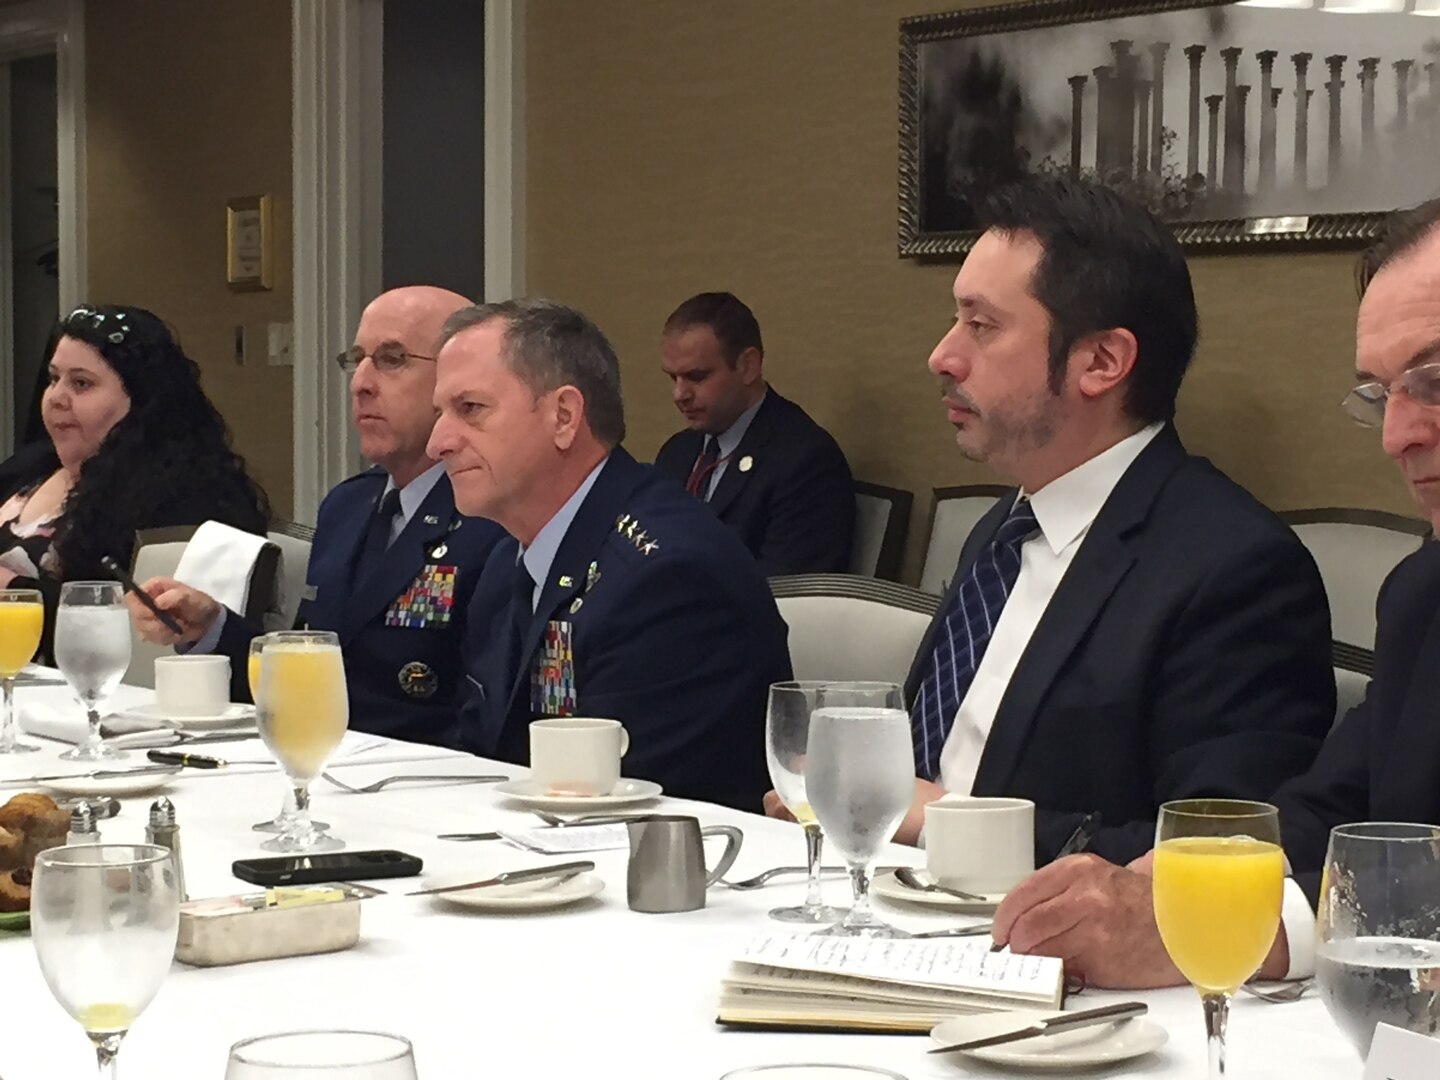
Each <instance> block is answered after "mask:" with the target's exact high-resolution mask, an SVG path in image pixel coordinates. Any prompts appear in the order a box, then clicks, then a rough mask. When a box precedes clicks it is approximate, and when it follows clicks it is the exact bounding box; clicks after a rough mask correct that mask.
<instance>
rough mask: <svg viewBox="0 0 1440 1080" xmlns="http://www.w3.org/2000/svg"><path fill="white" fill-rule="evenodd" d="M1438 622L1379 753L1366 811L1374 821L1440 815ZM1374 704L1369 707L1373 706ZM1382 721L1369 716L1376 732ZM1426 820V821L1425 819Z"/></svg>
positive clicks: (1418, 655) (1434, 622) (1422, 649)
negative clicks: (1381, 761) (1382, 758)
mask: <svg viewBox="0 0 1440 1080" xmlns="http://www.w3.org/2000/svg"><path fill="white" fill-rule="evenodd" d="M1437 658H1440V616H1437V617H1436V618H1435V619H1433V620H1432V621H1431V623H1430V628H1429V630H1428V631H1427V632H1426V633H1425V639H1424V641H1422V642H1421V645H1420V650H1419V652H1417V653H1416V654H1415V665H1414V667H1412V668H1411V669H1410V685H1409V686H1408V687H1406V690H1405V700H1404V702H1403V704H1402V705H1401V706H1400V717H1399V721H1398V722H1397V723H1396V724H1395V726H1394V728H1393V729H1392V732H1393V733H1392V735H1391V737H1390V739H1389V742H1388V744H1387V745H1385V746H1384V747H1383V748H1382V750H1381V752H1382V753H1384V754H1385V755H1386V760H1385V764H1384V765H1383V766H1382V767H1381V769H1380V774H1381V776H1383V777H1384V779H1383V780H1379V779H1377V780H1376V782H1375V784H1374V787H1373V788H1372V790H1371V792H1370V809H1371V815H1372V818H1373V819H1374V820H1376V821H1433V820H1435V818H1434V816H1433V815H1435V814H1437V813H1440V776H1437V774H1440V765H1437V763H1440V724H1437V723H1436V718H1435V701H1436V698H1437V697H1440V663H1437V662H1436V660H1437ZM1373 705H1374V702H1373V701H1372V706H1373ZM1382 722H1383V720H1382V718H1381V717H1378V716H1373V715H1372V716H1371V717H1370V723H1371V724H1372V725H1375V726H1378V725H1379V724H1380V723H1382ZM1427 814H1428V815H1430V816H1425V815H1427Z"/></svg>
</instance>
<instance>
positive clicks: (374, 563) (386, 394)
mask: <svg viewBox="0 0 1440 1080" xmlns="http://www.w3.org/2000/svg"><path fill="white" fill-rule="evenodd" d="M467 304H469V301H468V300H466V299H465V297H463V296H460V295H458V294H456V293H452V292H449V291H448V290H445V289H438V288H434V287H431V286H411V287H407V288H401V289H393V290H391V291H390V292H387V293H383V294H382V295H380V296H379V297H377V298H376V299H375V300H373V301H371V303H370V304H369V306H367V307H366V308H365V311H364V313H363V314H362V315H361V317H360V325H359V327H358V328H357V330H356V333H355V344H354V345H353V346H352V347H351V348H350V349H349V350H347V351H346V352H344V353H342V354H341V355H340V356H339V357H338V358H337V360H338V362H339V364H340V367H341V368H342V369H344V370H345V371H346V372H348V373H349V374H350V398H351V411H352V415H353V418H354V422H355V428H356V431H357V432H358V433H359V436H360V451H361V453H362V454H364V455H365V457H366V458H367V459H368V460H370V461H372V462H374V468H371V469H368V470H367V471H365V472H363V473H360V474H359V475H357V476H352V477H351V478H350V479H348V480H345V481H343V482H342V483H340V484H338V485H336V487H335V488H334V489H333V490H332V491H331V492H330V493H329V494H328V495H326V496H325V500H324V501H323V502H322V503H321V504H320V512H319V515H318V517H317V519H316V523H315V540H314V544H313V546H312V547H311V549H310V564H309V567H308V569H307V571H306V575H305V581H306V585H305V594H304V598H303V599H302V601H301V604H300V609H299V613H298V615H297V625H301V626H309V627H311V628H313V629H317V630H334V631H335V632H336V633H337V634H338V635H339V638H340V646H341V650H342V652H343V655H344V658H345V677H346V682H347V685H348V688H349V692H350V726H351V727H352V728H354V729H355V730H357V731H369V732H374V733H375V734H379V735H389V736H393V737H395V738H400V739H408V740H411V741H414V742H424V743H433V744H436V745H442V746H443V745H450V744H451V742H452V741H453V739H454V728H455V714H456V709H457V708H458V706H459V702H460V699H461V697H462V690H461V687H462V680H463V666H462V663H461V657H460V638H461V635H462V633H463V630H464V627H465V616H466V604H467V602H468V601H469V598H470V594H471V592H472V591H473V590H474V587H475V582H476V581H477V580H478V577H479V574H480V569H481V567H482V566H483V565H484V563H485V559H486V557H487V556H488V555H489V553H490V549H491V548H492V547H494V545H495V543H496V541H497V540H499V539H500V537H501V536H503V535H504V534H503V532H502V531H501V529H500V528H499V526H497V525H496V524H495V523H494V522H490V521H481V520H476V519H473V518H467V517H464V516H462V515H461V514H460V513H459V512H458V511H457V510H456V509H455V499H454V496H453V494H452V493H451V489H450V481H449V479H448V478H447V477H446V475H445V467H444V466H443V465H441V464H440V463H438V462H436V461H433V460H431V459H430V458H429V457H427V456H426V453H425V444H426V442H427V441H428V440H429V438H430V429H431V428H432V427H433V426H434V422H435V409H434V404H433V398H434V392H435V345H436V343H437V342H438V340H439V337H440V328H441V327H442V326H443V325H444V322H445V319H446V317H447V316H449V315H450V314H451V313H452V312H454V311H457V310H459V309H460V308H462V307H464V306H465V305H467ZM144 588H145V590H146V591H147V592H148V593H150V595H151V596H152V597H153V598H154V599H155V602H156V603H157V604H158V605H159V606H160V607H161V608H162V609H164V610H165V611H167V612H169V613H170V614H171V615H172V616H174V617H175V618H176V619H177V621H179V622H180V624H181V626H182V628H183V630H184V633H183V634H181V635H178V636H177V635H175V634H173V633H172V632H171V631H169V630H168V629H166V628H165V626H164V625H163V624H161V622H160V621H159V620H158V619H156V618H155V617H154V616H153V615H152V614H151V613H150V612H149V610H148V609H147V608H145V607H144V606H143V605H141V604H140V603H139V602H138V601H137V600H135V599H134V598H133V597H131V598H129V603H130V610H131V613H132V616H133V618H134V620H135V623H136V626H137V628H138V630H139V631H140V633H141V635H142V636H144V637H145V638H146V640H149V641H155V642H160V643H165V644H178V645H180V646H181V647H182V648H186V647H188V648H189V650H191V651H200V652H220V653H223V654H225V655H227V656H229V657H230V661H231V663H230V667H231V674H232V676H233V682H234V686H233V688H232V692H233V693H234V694H235V695H236V696H237V698H239V699H244V698H245V697H247V696H248V694H249V688H248V685H247V677H246V668H247V664H246V654H247V651H248V649H249V646H250V641H251V639H252V638H254V637H255V636H256V635H257V634H260V633H261V632H262V631H261V628H260V627H258V626H255V625H253V624H251V623H249V622H247V621H246V620H245V619H244V618H243V617H241V616H240V615H238V614H237V613H236V612H233V611H230V610H228V609H226V608H224V607H222V606H221V605H220V604H218V603H217V602H216V601H215V600H213V599H212V598H211V597H209V596H207V595H206V594H205V593H202V592H200V591H199V590H197V589H192V588H190V587H189V586H186V585H182V584H180V583H179V582H177V581H175V580H173V579H171V578H155V579H152V580H151V581H148V582H146V583H145V585H144Z"/></svg>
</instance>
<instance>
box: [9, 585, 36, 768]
mask: <svg viewBox="0 0 1440 1080" xmlns="http://www.w3.org/2000/svg"><path fill="white" fill-rule="evenodd" d="M44 628H45V606H44V603H43V602H42V601H41V599H40V593H39V591H38V590H36V589H0V679H3V680H4V682H5V712H4V715H3V716H0V754H23V753H27V752H29V751H31V750H39V749H40V748H39V747H38V746H36V745H35V744H34V743H22V742H20V741H19V735H20V721H19V718H18V717H17V716H16V715H15V676H16V675H18V674H20V671H21V669H22V668H24V667H25V665H26V664H28V663H29V662H30V661H31V660H32V659H34V657H35V650H36V649H38V648H39V647H40V632H41V631H42V630H43V629H44Z"/></svg>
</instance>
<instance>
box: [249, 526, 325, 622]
mask: <svg viewBox="0 0 1440 1080" xmlns="http://www.w3.org/2000/svg"><path fill="white" fill-rule="evenodd" d="M266 535H267V536H268V537H269V538H270V542H271V543H272V544H274V545H275V546H276V547H277V548H278V549H279V551H280V567H279V572H278V574H277V577H276V588H275V604H274V606H273V607H272V609H271V610H270V611H267V612H266V613H265V616H264V618H263V620H262V625H263V626H264V627H265V629H266V630H289V629H291V628H292V627H294V625H295V616H296V614H297V613H298V612H299V610H300V601H301V599H302V596H303V593H304V590H305V577H306V571H307V570H308V569H309V566H310V547H311V545H312V543H313V542H314V539H315V530H314V529H312V528H310V526H308V525H300V524H298V523H297V522H294V521H280V520H277V521H275V522H273V523H272V524H271V527H270V532H269V533H267V534H266Z"/></svg>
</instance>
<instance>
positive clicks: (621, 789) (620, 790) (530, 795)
mask: <svg viewBox="0 0 1440 1080" xmlns="http://www.w3.org/2000/svg"><path fill="white" fill-rule="evenodd" d="M495 790H496V791H498V792H499V793H500V794H501V795H505V796H508V797H509V798H512V799H514V800H515V801H516V802H518V803H523V804H524V805H526V806H531V807H536V808H538V809H541V810H609V809H611V808H613V807H617V806H629V805H631V804H632V803H641V802H646V801H648V800H650V799H658V798H659V797H660V796H661V795H662V794H663V793H664V791H665V789H664V788H662V787H661V786H660V785H659V784H657V783H655V782H654V781H653V780H621V781H620V782H619V783H618V784H616V785H615V788H614V790H613V791H611V792H610V794H609V795H551V794H549V793H548V792H545V791H541V790H540V786H539V785H538V784H536V783H535V781H534V780H510V781H508V782H506V783H504V784H496V785H495Z"/></svg>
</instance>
